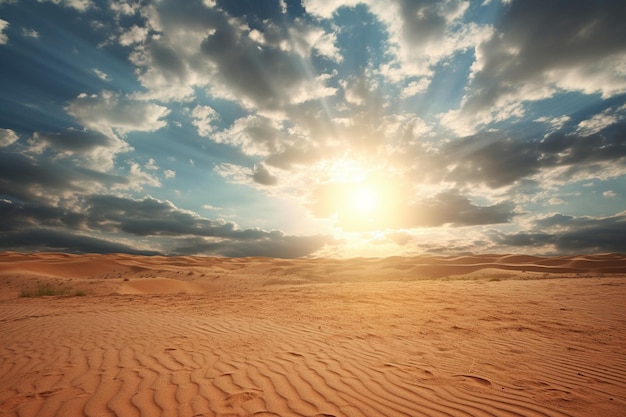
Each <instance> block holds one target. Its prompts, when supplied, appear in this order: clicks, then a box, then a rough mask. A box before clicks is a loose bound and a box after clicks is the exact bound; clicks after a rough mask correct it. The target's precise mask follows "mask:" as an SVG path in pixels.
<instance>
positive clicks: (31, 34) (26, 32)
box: [22, 28, 39, 39]
mask: <svg viewBox="0 0 626 417" xmlns="http://www.w3.org/2000/svg"><path fill="white" fill-rule="evenodd" d="M22 36H24V37H26V38H33V39H39V32H37V31H36V30H34V29H26V28H22Z"/></svg>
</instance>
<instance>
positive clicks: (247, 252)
mask: <svg viewBox="0 0 626 417" xmlns="http://www.w3.org/2000/svg"><path fill="white" fill-rule="evenodd" d="M333 242H334V240H333V239H331V238H329V237H328V236H289V235H285V234H284V233H282V232H271V233H267V234H265V235H264V236H263V237H260V238H257V239H249V240H244V241H235V240H230V241H207V240H205V239H198V238H195V239H187V240H184V241H182V242H181V245H180V246H179V247H177V248H176V249H175V250H174V253H176V254H181V255H182V254H185V255H187V254H195V253H198V251H200V252H201V253H214V254H218V255H222V256H231V257H245V256H263V257H270V258H299V257H303V256H308V255H311V254H314V253H315V252H317V251H319V250H321V249H322V248H324V246H325V245H327V244H332V243H333Z"/></svg>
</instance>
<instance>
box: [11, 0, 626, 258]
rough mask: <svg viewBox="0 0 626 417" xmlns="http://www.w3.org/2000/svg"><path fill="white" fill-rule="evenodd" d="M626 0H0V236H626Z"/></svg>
mask: <svg viewBox="0 0 626 417" xmlns="http://www.w3.org/2000/svg"><path fill="white" fill-rule="evenodd" d="M625 16H626V2H623V1H622V0H596V1H588V0H582V1H580V0H551V1H545V0H507V1H505V0H479V1H463V0H442V1H433V0H412V1H411V0H363V1H358V0H293V1H292V0H238V1H232V0H203V1H202V0H185V1H180V0H141V1H136V2H135V1H118V0H107V1H104V0H103V1H96V0H37V1H35V0H0V63H1V64H0V250H3V251H21V252H36V251H62V252H75V253H93V252H95V253H117V252H121V253H134V254H147V255H156V254H161V255H212V256H214V255H215V256H234V257H240V256H266V257H281V258H294V257H357V256H364V257H379V256H393V255H403V256H410V255H418V254H440V255H458V254H468V253H526V254H534V255H566V254H579V253H600V252H626V41H624V40H625V39H626V19H624V17H625Z"/></svg>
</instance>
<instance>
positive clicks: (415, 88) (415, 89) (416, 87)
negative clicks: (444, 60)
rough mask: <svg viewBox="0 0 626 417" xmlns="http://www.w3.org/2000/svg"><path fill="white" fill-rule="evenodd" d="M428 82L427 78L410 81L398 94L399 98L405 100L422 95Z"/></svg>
mask: <svg viewBox="0 0 626 417" xmlns="http://www.w3.org/2000/svg"><path fill="white" fill-rule="evenodd" d="M429 85H430V80H429V79H428V78H421V79H420V80H419V81H411V82H410V83H409V84H408V85H407V86H406V87H405V88H404V89H403V90H402V93H401V94H400V97H402V98H407V97H412V96H414V95H416V94H419V93H423V92H424V91H426V90H427V89H428V86H429Z"/></svg>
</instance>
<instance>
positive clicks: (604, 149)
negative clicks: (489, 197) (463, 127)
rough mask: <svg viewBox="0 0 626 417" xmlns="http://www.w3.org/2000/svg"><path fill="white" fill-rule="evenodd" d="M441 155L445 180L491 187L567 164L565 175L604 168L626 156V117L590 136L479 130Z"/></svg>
mask: <svg viewBox="0 0 626 417" xmlns="http://www.w3.org/2000/svg"><path fill="white" fill-rule="evenodd" d="M441 152H442V154H441V159H442V161H445V162H444V164H445V166H447V167H449V169H448V172H447V173H446V176H445V179H446V180H448V181H453V182H455V183H457V184H471V183H474V184H476V183H480V184H485V185H487V186H489V187H491V188H498V187H502V186H506V185H511V184H513V183H515V182H516V181H520V180H522V179H528V178H529V177H531V176H533V175H535V174H537V173H539V172H540V171H541V170H546V169H551V168H557V167H567V169H566V170H564V171H563V172H562V173H561V174H560V176H561V177H563V179H564V180H566V179H568V178H571V177H572V176H574V174H575V173H577V172H586V171H589V170H602V169H603V167H604V166H605V164H606V163H609V162H614V163H616V162H618V161H621V160H623V158H625V157H626V122H624V121H621V122H619V123H616V124H615V125H613V126H612V127H611V129H609V130H606V131H603V132H601V133H596V134H592V135H588V136H585V135H580V134H577V133H563V132H554V133H551V134H549V135H547V136H546V137H545V138H543V139H541V140H533V139H530V140H526V139H523V138H516V139H513V138H511V137H508V136H507V135H506V134H504V133H481V134H477V135H473V136H469V137H465V138H462V139H459V140H457V141H454V142H451V143H450V144H449V145H447V146H445V147H444V148H442V151H441Z"/></svg>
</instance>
